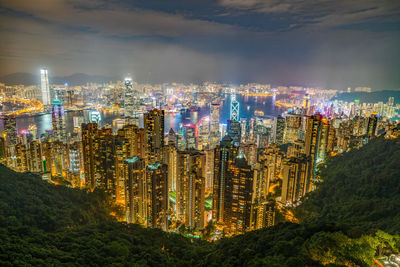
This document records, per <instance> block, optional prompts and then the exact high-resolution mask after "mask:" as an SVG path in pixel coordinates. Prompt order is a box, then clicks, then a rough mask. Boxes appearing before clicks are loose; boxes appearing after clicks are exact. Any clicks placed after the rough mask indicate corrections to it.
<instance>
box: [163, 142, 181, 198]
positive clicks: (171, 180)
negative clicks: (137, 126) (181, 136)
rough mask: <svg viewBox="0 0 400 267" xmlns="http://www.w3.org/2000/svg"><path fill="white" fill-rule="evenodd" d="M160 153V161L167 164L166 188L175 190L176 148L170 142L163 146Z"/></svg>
mask: <svg viewBox="0 0 400 267" xmlns="http://www.w3.org/2000/svg"><path fill="white" fill-rule="evenodd" d="M162 151H163V153H162V154H163V155H162V163H164V164H166V165H168V190H169V191H176V179H177V174H176V172H177V164H178V159H177V152H178V149H177V148H176V146H175V145H173V144H172V143H170V144H168V145H167V146H164V147H163V149H162Z"/></svg>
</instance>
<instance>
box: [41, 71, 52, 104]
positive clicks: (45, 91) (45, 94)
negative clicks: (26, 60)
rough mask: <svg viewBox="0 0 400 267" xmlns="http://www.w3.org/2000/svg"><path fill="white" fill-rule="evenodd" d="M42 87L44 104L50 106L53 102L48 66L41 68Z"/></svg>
mask: <svg viewBox="0 0 400 267" xmlns="http://www.w3.org/2000/svg"><path fill="white" fill-rule="evenodd" d="M40 88H41V90H42V102H43V105H45V106H48V105H50V104H51V99H50V88H49V76H48V72H47V69H46V68H43V69H40Z"/></svg>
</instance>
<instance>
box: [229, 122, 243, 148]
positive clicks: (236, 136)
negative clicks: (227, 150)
mask: <svg viewBox="0 0 400 267" xmlns="http://www.w3.org/2000/svg"><path fill="white" fill-rule="evenodd" d="M241 131H242V129H241V127H240V122H239V121H235V120H229V121H228V135H229V136H230V137H231V138H232V140H233V144H234V145H235V146H239V144H240V140H241Z"/></svg>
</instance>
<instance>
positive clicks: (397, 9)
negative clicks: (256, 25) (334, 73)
mask: <svg viewBox="0 0 400 267" xmlns="http://www.w3.org/2000/svg"><path fill="white" fill-rule="evenodd" d="M218 3H219V5H221V6H224V7H226V8H230V9H234V10H242V11H247V12H253V13H260V14H268V15H272V16H274V15H275V16H279V19H280V20H287V21H291V26H292V27H289V29H293V28H299V27H304V26H312V27H314V28H316V27H318V28H332V27H337V26H342V25H348V24H354V23H362V22H382V21H386V20H389V21H390V20H392V21H393V20H394V21H397V22H400V16H399V15H400V2H399V1H392V0H381V1H374V0H357V1H347V0H336V1H329V0H318V1H315V0H220V1H219V2H218ZM293 26H296V27H293Z"/></svg>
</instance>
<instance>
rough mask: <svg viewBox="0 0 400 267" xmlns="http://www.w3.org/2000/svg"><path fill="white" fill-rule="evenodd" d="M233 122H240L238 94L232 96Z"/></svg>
mask: <svg viewBox="0 0 400 267" xmlns="http://www.w3.org/2000/svg"><path fill="white" fill-rule="evenodd" d="M230 118H231V120H232V121H239V102H238V101H237V100H236V94H234V93H232V94H231V117H230Z"/></svg>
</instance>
